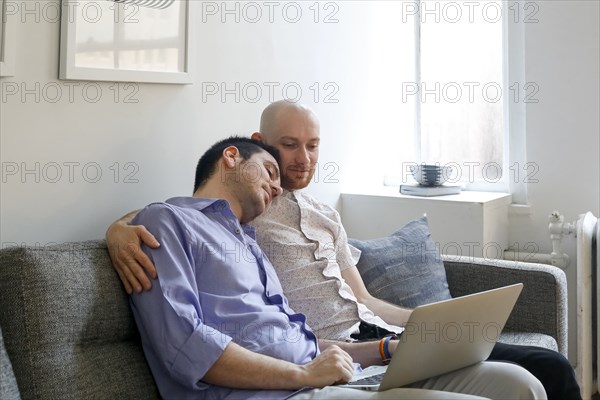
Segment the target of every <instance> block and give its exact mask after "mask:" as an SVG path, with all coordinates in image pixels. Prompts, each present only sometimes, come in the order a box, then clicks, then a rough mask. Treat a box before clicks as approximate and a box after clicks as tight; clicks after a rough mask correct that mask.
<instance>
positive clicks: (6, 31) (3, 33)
mask: <svg viewBox="0 0 600 400" xmlns="http://www.w3.org/2000/svg"><path fill="white" fill-rule="evenodd" d="M7 7H9V1H8V0H0V76H14V74H15V39H16V38H15V28H16V25H15V20H14V16H10V15H9V14H10V13H9V12H8V11H7Z"/></svg>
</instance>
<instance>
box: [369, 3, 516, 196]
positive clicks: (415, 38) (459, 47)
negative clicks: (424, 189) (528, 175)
mask: <svg viewBox="0 0 600 400" xmlns="http://www.w3.org/2000/svg"><path fill="white" fill-rule="evenodd" d="M389 3H396V4H389ZM389 3H386V2H381V3H380V4H379V5H378V6H379V7H381V15H380V17H381V18H383V19H384V20H383V22H384V23H382V24H381V25H379V26H377V27H375V29H377V30H378V31H379V34H380V37H381V38H382V40H381V42H380V43H379V46H380V47H381V48H384V49H386V51H387V52H388V54H386V55H385V60H386V62H385V66H384V67H383V69H382V67H381V59H380V60H379V62H380V67H379V71H380V72H382V75H384V76H386V78H380V79H382V80H383V82H384V83H382V84H381V85H380V86H381V87H385V90H382V91H380V93H379V96H380V97H381V98H382V99H387V100H384V103H386V104H387V106H384V109H387V110H388V112H395V113H396V115H397V117H398V118H397V119H396V121H397V124H396V128H397V129H394V130H390V129H389V123H388V126H387V129H386V128H384V127H380V129H386V130H385V131H383V132H385V138H384V140H385V141H386V142H389V143H390V148H391V149H393V150H394V156H393V157H386V158H385V159H384V160H383V162H382V163H381V162H380V164H381V166H382V168H384V169H385V171H383V175H384V176H385V178H384V181H385V182H386V183H387V184H390V185H397V184H399V183H408V182H410V181H412V178H411V177H410V170H409V166H410V165H414V163H427V164H436V163H438V164H440V165H450V166H452V167H453V173H452V174H450V176H449V181H450V182H455V183H461V184H463V185H464V186H465V188H466V189H471V190H488V191H507V192H508V191H509V190H512V189H513V186H514V185H510V182H509V176H508V174H507V173H506V171H508V172H510V171H509V170H510V168H511V163H510V160H509V158H508V156H509V154H510V152H509V150H508V149H509V148H510V149H511V150H512V149H513V148H514V143H512V146H510V147H509V144H511V141H509V137H508V131H509V127H510V128H511V129H512V128H513V127H514V121H511V120H510V119H509V111H510V110H509V106H510V107H511V108H514V106H515V105H514V104H510V102H509V97H511V95H515V94H517V93H516V92H515V90H519V88H516V86H515V85H516V84H515V85H509V84H507V82H508V79H507V76H508V72H509V71H508V64H507V57H506V51H507V42H508V36H507V28H506V26H507V20H508V18H507V16H509V15H512V14H509V12H510V10H509V7H514V4H510V3H516V2H508V3H507V2H503V1H492V0H478V1H439V0H424V1H420V2H389ZM388 15H394V16H395V21H394V22H392V21H389V20H387V21H386V20H385V18H389V17H386V16H388ZM398 16H400V18H398ZM386 24H391V25H390V26H388V25H386ZM393 43H394V44H393ZM392 46H394V47H396V48H397V49H399V52H398V53H397V54H395V55H394V54H391V53H390V49H391V48H392ZM407 51H410V52H412V54H408V53H407ZM400 53H402V54H400ZM407 65H408V66H409V67H410V68H408V70H407V68H406V66H407ZM391 66H393V68H397V70H396V73H392V72H391V71H390V69H391V68H392V67H391ZM521 86H522V85H521ZM515 88H516V89H515ZM520 91H521V94H522V89H521V90H520ZM386 107H387V108H386ZM392 109H393V110H394V111H391V110H392ZM387 121H388V122H389V119H387ZM394 135H396V136H395V137H393V136H394ZM381 137H382V138H383V136H381ZM511 140H512V139H511ZM513 165H514V164H513Z"/></svg>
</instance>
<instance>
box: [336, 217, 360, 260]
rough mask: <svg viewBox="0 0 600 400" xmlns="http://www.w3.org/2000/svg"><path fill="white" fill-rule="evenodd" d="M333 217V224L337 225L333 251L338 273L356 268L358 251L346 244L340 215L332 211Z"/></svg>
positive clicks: (346, 236) (346, 240)
mask: <svg viewBox="0 0 600 400" xmlns="http://www.w3.org/2000/svg"><path fill="white" fill-rule="evenodd" d="M332 211H333V213H334V216H335V223H336V224H337V227H338V231H337V234H336V235H335V238H334V240H335V250H336V253H335V254H336V261H337V263H338V265H339V266H340V271H344V270H346V269H348V268H352V267H355V266H356V263H358V259H359V258H360V250H359V249H357V248H356V247H354V246H352V245H350V243H348V235H347V234H346V230H345V229H344V226H343V225H342V219H341V218H340V214H339V213H338V212H337V211H336V210H333V209H332Z"/></svg>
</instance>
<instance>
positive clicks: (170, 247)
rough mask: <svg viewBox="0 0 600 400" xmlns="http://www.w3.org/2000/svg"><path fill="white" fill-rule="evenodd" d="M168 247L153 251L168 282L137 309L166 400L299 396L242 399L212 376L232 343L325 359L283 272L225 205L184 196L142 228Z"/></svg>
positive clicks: (153, 211) (162, 206)
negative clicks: (291, 302)
mask: <svg viewBox="0 0 600 400" xmlns="http://www.w3.org/2000/svg"><path fill="white" fill-rule="evenodd" d="M132 223H133V224H141V225H144V226H146V228H147V229H148V230H149V231H150V232H152V234H154V235H155V236H156V238H157V239H158V241H159V242H160V243H161V245H160V247H159V248H157V249H150V248H148V247H144V251H145V252H146V253H147V254H148V256H149V257H150V259H151V260H152V262H153V263H154V265H155V267H156V270H157V273H158V279H157V280H156V281H154V283H153V286H152V290H150V291H148V292H143V293H141V294H135V293H134V294H132V295H131V297H130V300H131V301H130V304H131V308H132V310H133V314H134V316H135V320H136V323H137V325H138V328H139V331H140V334H141V337H142V344H143V347H144V353H145V355H146V359H147V360H148V364H149V366H150V369H151V370H152V373H153V375H154V379H155V380H156V383H157V385H158V388H159V390H160V393H161V396H163V397H164V398H166V399H190V398H194V399H199V398H207V399H213V398H215V399H216V398H252V397H256V398H284V397H286V396H288V395H290V394H292V393H293V392H291V391H254V390H237V389H230V388H224V387H220V386H215V385H210V384H207V383H205V382H203V381H201V379H202V377H203V376H204V375H205V374H206V372H207V371H208V370H209V369H210V368H211V366H212V365H213V364H214V363H215V361H216V360H217V359H218V358H219V357H220V356H221V354H222V353H223V351H224V349H225V347H226V346H227V345H228V343H229V342H230V341H233V342H235V343H237V344H239V345H240V346H242V347H245V348H246V349H248V350H251V351H254V352H257V353H261V354H264V355H268V356H272V357H275V358H279V359H283V360H287V361H290V362H293V363H296V364H306V363H308V362H309V361H311V360H312V359H313V358H314V357H315V356H316V355H317V354H318V352H319V350H318V346H317V339H316V337H315V335H314V334H313V333H312V331H311V330H310V328H308V326H307V325H306V322H305V321H306V318H305V316H304V315H303V314H296V313H294V312H293V311H292V310H291V309H290V308H289V306H288V302H287V299H286V298H285V296H284V295H283V291H282V288H281V284H280V283H279V279H278V278H277V275H276V273H275V270H274V269H273V266H272V265H271V263H270V262H269V260H268V259H267V258H266V256H264V255H263V253H262V251H261V250H260V248H259V247H258V245H257V244H256V241H255V240H254V229H253V228H252V227H250V226H248V225H245V226H241V225H240V223H239V222H238V220H237V218H236V217H235V215H234V214H233V212H232V211H231V209H230V207H229V204H228V203H227V202H226V201H224V200H215V199H201V198H194V197H178V198H173V199H169V200H167V202H166V203H155V204H151V205H149V206H147V207H146V208H144V209H143V210H142V211H141V212H140V213H139V214H138V215H137V217H136V218H135V219H134V220H133V221H132Z"/></svg>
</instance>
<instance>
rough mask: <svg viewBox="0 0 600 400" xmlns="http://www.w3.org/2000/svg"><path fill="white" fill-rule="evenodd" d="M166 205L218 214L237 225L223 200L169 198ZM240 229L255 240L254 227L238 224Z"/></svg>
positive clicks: (227, 204)
mask: <svg viewBox="0 0 600 400" xmlns="http://www.w3.org/2000/svg"><path fill="white" fill-rule="evenodd" d="M166 203H168V204H172V205H174V206H178V207H184V208H192V209H194V210H198V211H200V212H206V211H213V212H219V213H220V214H222V215H224V216H226V217H228V218H231V219H232V220H235V222H236V223H239V221H238V219H237V217H236V216H235V214H234V213H233V211H232V210H231V207H230V205H229V202H228V201H227V200H224V199H207V198H204V197H189V196H188V197H183V196H181V197H171V198H170V199H168V200H167V201H166ZM240 226H241V228H242V229H243V230H244V233H246V235H248V236H250V237H251V238H253V239H254V238H255V236H256V231H255V229H254V227H252V226H250V225H248V224H240Z"/></svg>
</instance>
